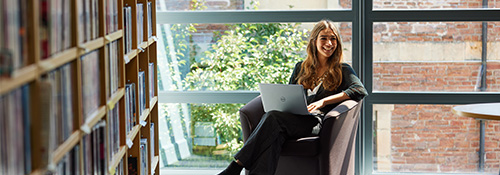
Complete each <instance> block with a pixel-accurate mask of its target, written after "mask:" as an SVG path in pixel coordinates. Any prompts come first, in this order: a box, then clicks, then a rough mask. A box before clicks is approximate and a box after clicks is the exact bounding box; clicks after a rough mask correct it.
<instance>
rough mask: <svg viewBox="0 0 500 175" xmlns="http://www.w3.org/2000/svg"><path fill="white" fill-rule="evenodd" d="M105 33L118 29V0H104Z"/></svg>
mask: <svg viewBox="0 0 500 175" xmlns="http://www.w3.org/2000/svg"><path fill="white" fill-rule="evenodd" d="M105 3H106V4H105V6H106V11H105V13H106V33H107V34H110V33H112V32H115V31H117V30H118V1H116V0H106V1H105Z"/></svg>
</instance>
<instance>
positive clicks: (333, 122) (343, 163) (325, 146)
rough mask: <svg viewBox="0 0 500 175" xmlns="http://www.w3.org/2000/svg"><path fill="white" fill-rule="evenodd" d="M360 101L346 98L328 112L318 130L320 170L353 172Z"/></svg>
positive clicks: (338, 172) (330, 172) (340, 172)
mask: <svg viewBox="0 0 500 175" xmlns="http://www.w3.org/2000/svg"><path fill="white" fill-rule="evenodd" d="M361 106H362V101H359V102H356V101H354V100H346V101H344V102H342V103H340V104H339V105H338V106H337V107H335V108H334V109H332V110H331V111H330V112H328V113H327V114H326V116H325V118H324V119H323V127H322V129H321V131H320V150H321V154H320V168H321V171H320V172H327V174H354V152H355V150H354V149H355V143H356V131H357V128H358V121H359V111H360V109H361Z"/></svg>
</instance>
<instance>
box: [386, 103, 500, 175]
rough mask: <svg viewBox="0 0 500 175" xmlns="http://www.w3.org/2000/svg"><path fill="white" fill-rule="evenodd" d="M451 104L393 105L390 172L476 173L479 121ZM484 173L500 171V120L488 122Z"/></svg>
mask: <svg viewBox="0 0 500 175" xmlns="http://www.w3.org/2000/svg"><path fill="white" fill-rule="evenodd" d="M452 107H453V106H450V105H394V111H393V113H392V119H391V125H392V129H391V139H392V140H391V151H392V152H391V160H392V162H391V163H392V166H391V171H393V172H477V171H478V166H479V154H478V152H479V121H478V120H475V119H472V118H468V117H461V116H457V115H455V114H453V113H452V112H451V110H452ZM485 126H486V127H485V133H486V137H485V153H486V160H485V172H493V173H498V168H499V162H500V139H499V138H500V122H498V121H486V125H485Z"/></svg>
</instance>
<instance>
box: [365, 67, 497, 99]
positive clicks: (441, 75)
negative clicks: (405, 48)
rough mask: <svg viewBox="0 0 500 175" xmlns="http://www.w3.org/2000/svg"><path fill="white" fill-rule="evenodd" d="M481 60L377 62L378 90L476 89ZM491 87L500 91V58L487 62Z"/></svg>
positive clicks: (374, 77)
mask: <svg viewBox="0 0 500 175" xmlns="http://www.w3.org/2000/svg"><path fill="white" fill-rule="evenodd" d="M480 65H481V63H480V62H377V63H374V64H373V90H374V91H446V92H457V91H461V92H464V91H466V92H467V91H469V92H470V91H475V89H474V87H475V85H476V81H477V76H478V72H479V68H480ZM486 78H487V81H486V83H487V85H488V88H487V90H488V91H492V92H499V91H500V62H488V63H487V75H486Z"/></svg>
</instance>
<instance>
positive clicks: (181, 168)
mask: <svg viewBox="0 0 500 175" xmlns="http://www.w3.org/2000/svg"><path fill="white" fill-rule="evenodd" d="M229 163H230V162H229V161H227V160H218V159H215V158H212V157H207V156H199V155H192V156H191V157H188V158H186V159H183V160H180V161H179V162H176V163H174V164H171V165H168V166H167V167H161V168H160V174H161V175H215V174H217V173H219V172H221V171H222V170H223V169H224V168H226V166H227V165H229ZM244 174H245V173H244V171H242V173H241V175H244Z"/></svg>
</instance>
